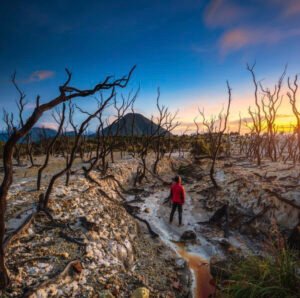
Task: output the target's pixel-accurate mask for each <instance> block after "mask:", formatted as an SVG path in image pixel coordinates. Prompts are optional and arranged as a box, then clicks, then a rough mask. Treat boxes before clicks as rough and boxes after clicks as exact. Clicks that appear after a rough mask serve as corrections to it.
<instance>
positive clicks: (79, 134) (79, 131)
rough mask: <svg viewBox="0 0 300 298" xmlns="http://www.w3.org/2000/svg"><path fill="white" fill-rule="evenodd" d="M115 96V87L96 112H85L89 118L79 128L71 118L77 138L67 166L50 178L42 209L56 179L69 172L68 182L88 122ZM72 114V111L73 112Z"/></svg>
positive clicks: (45, 206)
mask: <svg viewBox="0 0 300 298" xmlns="http://www.w3.org/2000/svg"><path fill="white" fill-rule="evenodd" d="M114 96H115V89H114V88H113V89H112V93H111V95H110V96H109V97H108V98H107V99H106V100H105V101H104V102H103V104H102V105H101V106H100V107H98V109H97V110H96V111H95V112H94V113H91V114H90V113H88V112H84V113H85V114H87V115H88V116H87V118H86V119H85V120H84V121H83V122H82V123H81V125H80V127H79V129H77V127H76V125H74V123H73V119H72V116H71V118H70V120H69V121H70V122H71V123H72V127H73V128H74V129H75V140H74V144H73V146H72V149H71V153H70V155H69V156H68V158H67V159H66V160H67V161H66V166H65V168H63V169H62V170H61V171H59V172H58V173H56V174H55V175H53V176H52V178H51V179H50V182H49V185H48V187H47V190H46V192H45V195H44V198H43V200H41V205H40V206H39V208H40V209H46V210H47V209H48V205H49V200H50V195H51V192H52V190H53V187H54V184H55V182H56V180H57V179H58V178H60V177H61V176H63V175H64V174H67V182H66V183H68V177H69V176H68V175H69V173H70V171H71V168H72V165H73V162H74V160H75V158H76V153H77V150H78V146H79V142H80V139H81V137H82V135H83V133H84V132H85V130H86V129H87V126H88V124H89V123H90V121H91V120H92V119H94V118H95V117H96V116H97V115H98V114H99V113H101V112H102V111H103V110H104V109H105V108H106V106H107V105H108V103H109V102H110V100H111V99H112V98H113V97H114ZM77 108H78V109H79V110H80V111H81V112H83V110H82V109H80V108H79V107H77ZM71 110H72V106H71ZM71 115H73V114H72V112H71Z"/></svg>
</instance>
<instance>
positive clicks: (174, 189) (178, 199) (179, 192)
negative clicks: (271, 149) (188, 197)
mask: <svg viewBox="0 0 300 298" xmlns="http://www.w3.org/2000/svg"><path fill="white" fill-rule="evenodd" d="M171 200H172V202H173V203H175V204H180V205H183V204H184V201H185V191H184V187H183V186H182V185H181V184H179V183H173V184H172V186H171Z"/></svg>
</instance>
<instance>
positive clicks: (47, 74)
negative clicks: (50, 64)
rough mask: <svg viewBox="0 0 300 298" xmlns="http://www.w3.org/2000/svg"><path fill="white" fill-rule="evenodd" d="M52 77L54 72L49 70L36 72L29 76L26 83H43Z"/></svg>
mask: <svg viewBox="0 0 300 298" xmlns="http://www.w3.org/2000/svg"><path fill="white" fill-rule="evenodd" d="M54 75H55V72H54V71H51V70H37V71H34V72H33V73H31V74H30V76H29V77H28V79H27V80H26V82H27V83H31V82H39V81H44V80H46V79H49V78H52V77H54Z"/></svg>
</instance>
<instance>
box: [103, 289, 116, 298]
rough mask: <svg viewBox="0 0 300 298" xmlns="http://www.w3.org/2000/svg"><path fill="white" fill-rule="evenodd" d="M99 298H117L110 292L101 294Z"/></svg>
mask: <svg viewBox="0 0 300 298" xmlns="http://www.w3.org/2000/svg"><path fill="white" fill-rule="evenodd" d="M99 298H115V296H114V295H113V294H112V293H111V292H110V291H108V290H107V291H104V292H102V293H100V296H99Z"/></svg>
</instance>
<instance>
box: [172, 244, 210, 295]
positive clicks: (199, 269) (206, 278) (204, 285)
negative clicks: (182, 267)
mask: <svg viewBox="0 0 300 298" xmlns="http://www.w3.org/2000/svg"><path fill="white" fill-rule="evenodd" d="M177 246H178V248H179V249H178V253H179V254H180V255H181V257H182V258H183V259H184V260H185V261H186V262H187V263H188V266H189V268H190V269H192V270H193V272H194V274H195V282H196V287H195V290H194V297H195V298H208V297H209V296H210V295H212V294H214V293H215V287H214V286H213V285H212V284H211V282H212V280H213V278H212V276H211V274H210V271H209V264H208V262H207V261H206V260H203V259H202V258H201V257H199V256H197V255H194V254H190V253H188V252H187V251H186V250H185V247H184V244H182V243H178V244H177Z"/></svg>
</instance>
